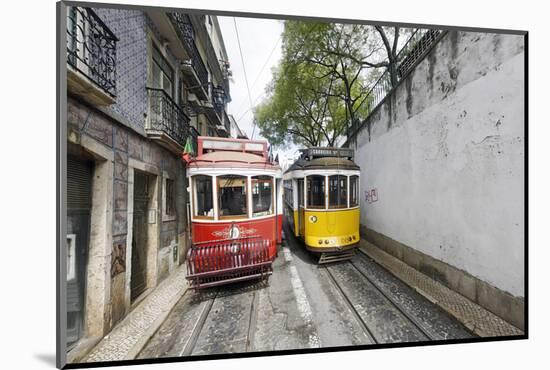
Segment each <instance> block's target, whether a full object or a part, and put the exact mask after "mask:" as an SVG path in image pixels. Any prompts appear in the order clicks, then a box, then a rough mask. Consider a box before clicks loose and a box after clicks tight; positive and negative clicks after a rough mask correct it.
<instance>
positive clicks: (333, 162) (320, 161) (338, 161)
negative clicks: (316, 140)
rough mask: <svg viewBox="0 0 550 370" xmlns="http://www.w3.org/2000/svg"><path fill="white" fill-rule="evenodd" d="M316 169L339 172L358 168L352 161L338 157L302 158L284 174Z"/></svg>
mask: <svg viewBox="0 0 550 370" xmlns="http://www.w3.org/2000/svg"><path fill="white" fill-rule="evenodd" d="M317 169H327V170H328V169H341V170H359V169H360V168H359V166H358V165H356V164H355V163H354V162H353V161H351V160H349V159H346V158H339V157H321V158H315V159H312V160H306V159H304V158H300V159H298V160H297V161H296V162H294V163H293V164H292V166H290V167H289V168H288V170H286V171H285V172H291V171H295V170H317Z"/></svg>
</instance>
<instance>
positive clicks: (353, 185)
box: [349, 176, 359, 207]
mask: <svg viewBox="0 0 550 370" xmlns="http://www.w3.org/2000/svg"><path fill="white" fill-rule="evenodd" d="M358 205H359V176H351V177H350V178H349V206H350V207H357V206H358Z"/></svg>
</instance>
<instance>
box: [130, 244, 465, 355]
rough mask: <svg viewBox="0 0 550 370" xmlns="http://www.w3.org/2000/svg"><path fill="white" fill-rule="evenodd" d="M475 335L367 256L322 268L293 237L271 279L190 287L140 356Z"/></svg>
mask: <svg viewBox="0 0 550 370" xmlns="http://www.w3.org/2000/svg"><path fill="white" fill-rule="evenodd" d="M470 337H472V334H470V332H469V331H468V330H467V329H466V328H465V327H464V326H463V325H462V324H460V323H459V322H458V321H456V320H455V319H453V318H452V317H450V316H449V315H448V314H446V313H445V312H444V311H443V310H441V309H440V308H439V307H438V306H436V305H435V304H433V303H431V302H430V301H428V300H427V299H425V298H424V297H422V296H421V295H420V294H418V293H417V292H415V291H414V290H412V289H411V288H409V287H408V286H406V285H405V284H403V283H402V282H401V281H399V280H398V279H396V278H395V277H394V276H393V275H391V274H390V273H389V272H388V271H386V270H385V269H383V268H382V267H380V266H379V265H378V264H377V263H375V262H374V261H373V260H372V259H370V258H369V257H367V256H366V255H365V254H363V253H358V254H357V255H356V256H355V257H354V258H353V260H352V261H347V262H341V263H336V264H331V265H329V266H328V267H324V266H323V267H320V266H318V265H317V264H316V260H315V258H314V257H313V256H312V255H310V254H308V253H307V252H305V251H304V250H303V249H302V248H301V246H300V244H299V242H298V241H297V240H295V239H294V238H292V237H290V238H289V239H287V240H286V241H285V243H283V245H282V246H281V247H280V248H279V256H278V258H277V260H276V262H275V264H274V272H273V275H272V276H271V278H270V279H269V283H268V284H264V283H257V284H254V283H242V284H237V285H229V286H225V287H220V288H217V289H211V290H208V291H206V292H203V293H194V292H193V291H191V290H188V291H186V292H185V294H184V295H183V296H182V297H181V299H180V300H179V301H178V303H177V304H176V305H175V307H174V308H173V310H172V312H171V313H170V314H169V315H168V317H167V319H166V321H164V323H163V324H162V325H161V327H160V328H159V329H158V331H157V332H156V333H155V335H154V336H152V337H151V339H150V340H149V342H148V343H147V345H146V346H145V347H144V348H143V350H142V351H141V352H140V353H139V355H138V358H155V357H174V356H189V355H207V354H220V353H237V352H251V351H277V350H284V349H296V348H313V347H335V346H353V345H364V344H373V343H397V342H413V341H415V342H418V341H426V340H430V341H431V340H443V339H455V338H470Z"/></svg>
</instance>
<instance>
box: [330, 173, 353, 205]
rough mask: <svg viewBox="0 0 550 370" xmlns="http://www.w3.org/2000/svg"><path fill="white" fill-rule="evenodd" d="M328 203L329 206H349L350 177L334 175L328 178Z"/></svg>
mask: <svg viewBox="0 0 550 370" xmlns="http://www.w3.org/2000/svg"><path fill="white" fill-rule="evenodd" d="M328 205H329V208H347V206H348V178H347V176H342V175H334V176H329V178H328Z"/></svg>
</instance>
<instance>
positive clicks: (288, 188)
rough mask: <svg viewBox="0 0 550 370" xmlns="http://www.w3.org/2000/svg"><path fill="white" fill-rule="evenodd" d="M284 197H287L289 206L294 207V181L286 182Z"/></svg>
mask: <svg viewBox="0 0 550 370" xmlns="http://www.w3.org/2000/svg"><path fill="white" fill-rule="evenodd" d="M284 196H285V202H286V203H287V204H288V205H289V206H293V204H292V202H293V197H292V180H284Z"/></svg>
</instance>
